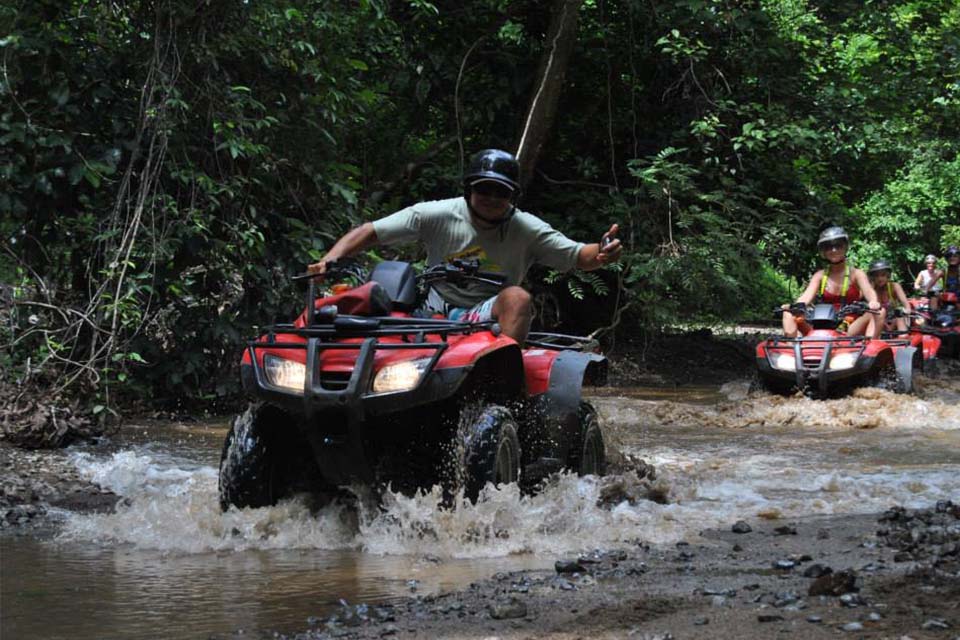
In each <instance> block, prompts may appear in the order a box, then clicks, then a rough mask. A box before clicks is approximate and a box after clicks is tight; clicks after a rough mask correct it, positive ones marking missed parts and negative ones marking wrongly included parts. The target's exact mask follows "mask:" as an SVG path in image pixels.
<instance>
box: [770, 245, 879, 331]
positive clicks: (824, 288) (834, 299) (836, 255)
mask: <svg viewBox="0 0 960 640" xmlns="http://www.w3.org/2000/svg"><path fill="white" fill-rule="evenodd" d="M849 246H850V238H849V236H847V232H846V231H844V230H843V228H842V227H828V228H827V229H824V230H823V232H822V233H821V234H820V239H819V240H817V249H818V250H819V251H820V256H821V257H822V258H823V259H824V260H826V261H827V263H828V264H827V266H826V267H825V268H823V269H821V270H819V271H817V272H816V273H815V274H813V277H812V278H810V283H809V284H807V288H806V290H805V291H804V292H803V293H802V294H801V295H800V297H799V298H797V302H802V303H803V304H806V305H809V304H811V303H812V302H814V300H817V301H818V302H823V303H826V304H832V305H833V306H834V307H835V308H837V309H839V308H840V307H842V306H843V305H846V304H850V303H851V302H856V301H857V300H860V299H861V298H864V299H866V301H867V304H868V306H869V308H870V310H872V311H876V312H878V313H864V314H863V315H861V316H860V317H848V318H845V319H844V321H843V322H842V323H841V327H843V326H844V325H845V324H846V325H847V326H846V334H847V335H851V336H857V335H868V336H870V337H872V338H876V337H879V335H880V330H881V329H882V328H883V323H884V320H885V319H886V313H885V312H884V311H883V309H881V307H880V301H879V300H878V299H877V292H876V291H874V289H873V287H872V286H870V280H869V278H867V274H865V273H864V272H863V271H861V270H860V269H857V268H856V267H853V266H850V265H849V264H847V249H848V248H849ZM783 308H784V309H789V308H790V305H788V304H785V305H783ZM809 332H810V326H809V325H808V324H807V323H806V322H805V321H804V318H803V316H795V315H793V314H792V313H784V314H783V333H784V335H785V336H786V337H788V338H795V337H797V335H798V334H803V335H806V334H807V333H809Z"/></svg>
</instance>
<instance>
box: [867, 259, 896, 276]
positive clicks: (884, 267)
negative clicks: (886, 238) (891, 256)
mask: <svg viewBox="0 0 960 640" xmlns="http://www.w3.org/2000/svg"><path fill="white" fill-rule="evenodd" d="M881 271H889V272H892V271H893V267H891V266H890V263H889V262H887V261H886V260H884V259H883V258H881V259H880V260H874V261H873V262H871V263H870V267H869V268H868V269H867V273H868V274H870V275H873V274H875V273H880V272H881Z"/></svg>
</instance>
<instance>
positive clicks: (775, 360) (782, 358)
mask: <svg viewBox="0 0 960 640" xmlns="http://www.w3.org/2000/svg"><path fill="white" fill-rule="evenodd" d="M770 366H772V367H773V368H774V369H780V370H781V371H796V370H797V359H796V358H795V357H794V356H793V354H790V353H774V354H771V355H770Z"/></svg>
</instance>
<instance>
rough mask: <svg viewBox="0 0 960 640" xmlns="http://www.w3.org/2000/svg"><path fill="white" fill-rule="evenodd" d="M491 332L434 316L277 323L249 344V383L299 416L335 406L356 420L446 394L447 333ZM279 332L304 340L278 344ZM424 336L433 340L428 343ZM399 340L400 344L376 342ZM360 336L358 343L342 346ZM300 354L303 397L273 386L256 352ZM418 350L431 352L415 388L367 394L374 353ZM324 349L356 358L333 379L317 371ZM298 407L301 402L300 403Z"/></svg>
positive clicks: (486, 325) (487, 326) (492, 326)
mask: <svg viewBox="0 0 960 640" xmlns="http://www.w3.org/2000/svg"><path fill="white" fill-rule="evenodd" d="M478 331H492V332H493V333H494V335H498V334H499V327H498V326H497V325H496V323H495V322H493V321H487V322H455V321H451V320H439V319H434V318H401V317H376V318H371V317H363V316H349V315H344V316H337V317H336V318H334V319H333V320H332V321H330V322H326V323H321V324H314V325H312V326H303V327H301V326H297V325H294V324H277V325H273V326H271V327H268V329H267V334H266V336H265V338H266V339H263V340H250V341H248V342H247V350H248V352H249V356H250V361H251V365H252V367H251V374H252V378H253V379H252V380H251V382H253V383H254V384H255V385H256V387H257V388H258V389H259V392H258V393H259V394H260V395H266V396H269V397H271V398H273V399H274V400H275V401H277V402H279V403H281V404H285V405H292V404H298V405H301V406H300V407H298V408H299V411H298V412H301V413H303V414H304V415H306V416H308V417H309V416H311V415H313V414H314V413H315V412H316V411H318V410H323V409H329V408H337V409H344V410H348V411H349V413H350V414H351V415H353V416H355V417H356V418H357V419H358V420H362V419H363V416H364V414H365V413H366V412H371V413H380V412H382V411H384V410H387V409H392V408H395V407H396V405H397V404H398V403H401V404H409V405H411V406H413V405H416V404H420V403H423V402H427V401H430V400H432V399H434V398H435V397H438V396H444V395H448V393H449V391H450V390H449V389H448V387H449V386H450V385H455V384H456V380H457V379H456V372H455V371H449V374H450V375H447V373H445V372H446V371H447V370H436V371H435V370H434V369H435V366H436V363H437V361H438V360H439V359H440V356H441V355H442V354H443V352H444V351H445V350H446V349H447V348H448V347H449V343H448V341H447V337H448V336H449V335H451V334H469V333H475V332H478ZM277 334H283V335H286V336H297V337H300V338H305V339H306V342H300V341H296V342H294V341H290V340H283V341H278V340H277ZM428 336H431V337H433V336H435V337H436V338H435V339H433V340H428V339H427V338H428ZM384 337H394V338H397V337H399V338H400V340H401V341H400V342H395V341H383V340H380V339H379V338H384ZM349 338H362V342H343V340H344V339H349ZM267 349H269V350H287V349H289V350H300V351H305V352H306V362H305V367H306V368H305V374H304V388H303V392H302V396H301V394H299V393H293V392H291V391H289V390H285V389H283V388H280V387H276V386H275V385H273V384H271V382H270V381H269V380H268V379H267V376H266V373H265V372H264V369H263V365H261V362H260V360H259V358H258V357H257V355H258V354H257V352H258V351H260V350H267ZM398 350H420V351H428V352H432V355H430V356H429V357H430V361H429V363H428V364H427V366H426V367H425V369H424V370H423V372H422V373H421V374H420V377H419V380H418V381H417V383H416V385H415V386H414V387H412V388H410V389H407V390H404V391H398V392H383V393H376V392H373V391H372V390H371V382H372V378H373V373H374V372H373V365H374V355H375V353H376V352H378V351H398ZM325 351H356V352H357V357H356V360H355V363H354V365H353V369H352V371H350V372H349V375H346V374H344V375H341V376H337V377H334V378H331V377H330V376H328V375H325V374H324V372H322V371H321V370H320V369H321V367H320V356H321V354H322V353H323V352H325ZM301 403H302V404H301Z"/></svg>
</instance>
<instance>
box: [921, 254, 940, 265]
mask: <svg viewBox="0 0 960 640" xmlns="http://www.w3.org/2000/svg"><path fill="white" fill-rule="evenodd" d="M923 262H924V264H926V263H927V262H933V263H934V264H936V262H937V256H935V255H933V254H932V253H931V254H929V255H928V256H927V257H926V258H924V259H923Z"/></svg>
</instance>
